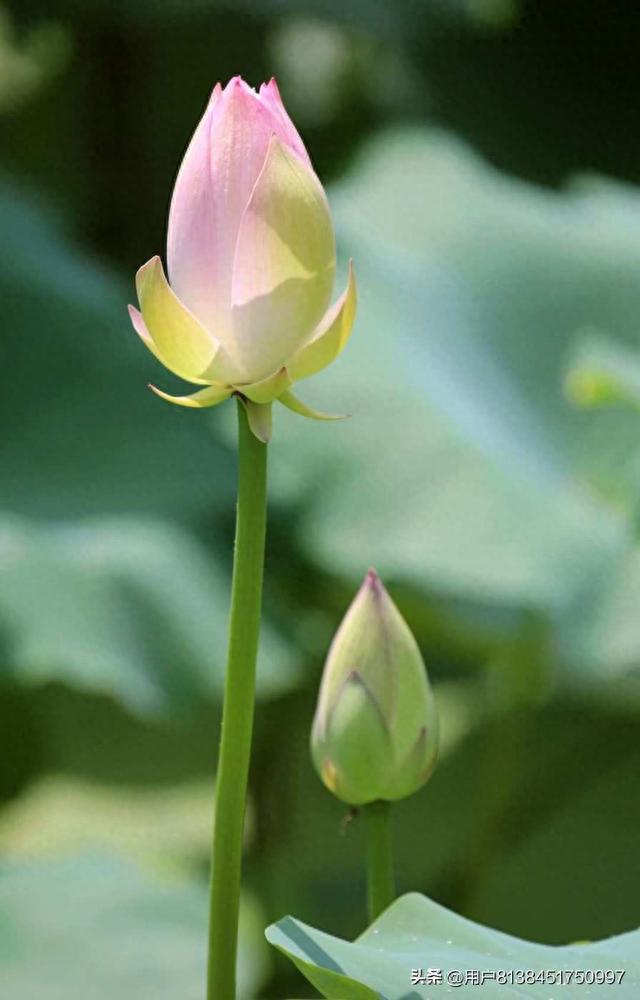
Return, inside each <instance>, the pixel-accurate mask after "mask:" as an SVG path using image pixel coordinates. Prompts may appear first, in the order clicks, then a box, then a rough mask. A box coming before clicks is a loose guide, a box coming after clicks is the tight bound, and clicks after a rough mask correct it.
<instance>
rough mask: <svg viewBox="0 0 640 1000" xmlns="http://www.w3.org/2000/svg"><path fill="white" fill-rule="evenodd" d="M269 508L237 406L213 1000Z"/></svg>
mask: <svg viewBox="0 0 640 1000" xmlns="http://www.w3.org/2000/svg"><path fill="white" fill-rule="evenodd" d="M266 508H267V446H266V445H265V444H262V443H261V442H260V441H258V439H257V438H256V437H254V435H253V434H252V432H251V430H250V429H249V424H248V421H247V414H246V411H245V408H244V405H243V404H242V403H241V402H240V400H238V505H237V513H236V541H235V549H234V559H233V583H232V587H231V616H230V621H229V648H228V653H227V674H226V680H225V691H224V707H223V712H222V733H221V736H220V756H219V759H218V774H217V781H216V815H215V823H214V831H213V856H212V865H211V898H210V910H209V962H208V975H207V998H208V1000H235V996H236V955H237V950H238V913H239V902H240V877H241V869H242V842H243V831H244V814H245V802H246V797H247V782H248V777H249V759H250V755H251V737H252V732H253V713H254V695H255V675H256V657H257V653H258V631H259V627H260V606H261V601H262V573H263V565H264V541H265V531H266V519H267V516H266Z"/></svg>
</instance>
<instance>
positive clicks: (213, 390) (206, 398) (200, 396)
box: [148, 382, 231, 410]
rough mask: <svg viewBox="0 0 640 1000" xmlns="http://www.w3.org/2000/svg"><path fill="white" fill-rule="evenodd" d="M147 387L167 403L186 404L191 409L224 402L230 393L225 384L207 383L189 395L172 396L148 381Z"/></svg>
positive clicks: (199, 408)
mask: <svg viewBox="0 0 640 1000" xmlns="http://www.w3.org/2000/svg"><path fill="white" fill-rule="evenodd" d="M148 387H149V389H151V391H152V392H153V393H155V395H156V396H159V397H160V399H164V400H166V402H167V403H175V404H176V406H186V407H189V408H191V409H196V410H202V409H205V408H206V407H209V406H217V405H218V403H222V402H224V400H225V399H228V398H229V396H230V395H231V389H230V388H227V387H225V386H217V385H208V386H206V387H205V388H204V389H199V390H198V391H197V392H194V393H193V394H192V395H190V396H172V395H171V394H170V393H168V392H163V390H162V389H158V387H157V386H155V385H152V384H151V383H150V382H149V383H148Z"/></svg>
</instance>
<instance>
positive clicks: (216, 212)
mask: <svg viewBox="0 0 640 1000" xmlns="http://www.w3.org/2000/svg"><path fill="white" fill-rule="evenodd" d="M167 264H168V271H169V280H170V282H171V284H170V285H169V283H168V282H167V279H166V277H165V274H164V271H163V268H162V263H161V261H160V258H159V257H153V258H152V259H151V260H150V261H149V262H148V263H147V264H145V265H144V266H143V267H142V268H140V270H139V271H138V274H137V276H136V286H137V290H138V298H139V301H140V309H141V312H139V311H138V310H137V309H134V308H133V307H132V306H130V307H129V309H130V313H131V318H132V322H133V325H134V327H135V329H136V331H137V332H138V334H139V335H140V337H141V338H142V340H143V341H144V343H145V344H146V345H147V347H148V348H149V349H150V350H151V351H152V352H153V353H154V354H155V355H156V357H157V358H158V359H159V360H160V361H161V362H162V363H163V364H164V365H165V366H166V367H167V368H169V369H170V370H171V371H173V372H175V373H176V374H177V375H180V376H181V377H182V378H184V379H186V380H188V381H190V382H193V383H195V384H196V385H201V386H204V388H202V389H200V390H199V391H198V392H196V393H194V394H193V395H191V396H178V397H176V396H168V395H167V394H166V393H163V392H160V391H159V390H155V391H156V392H158V394H159V395H161V396H163V397H164V398H165V399H169V400H170V401H171V402H175V403H179V404H180V405H183V406H195V407H202V406H213V405H215V404H216V403H219V402H221V401H222V400H223V399H226V398H227V397H228V396H230V395H231V394H232V393H233V392H238V393H240V394H241V395H242V397H243V398H244V399H245V401H246V403H247V409H248V412H249V417H250V420H251V423H252V427H253V429H254V433H256V434H258V436H259V437H262V438H263V439H268V437H269V430H270V406H271V403H272V402H273V401H274V400H275V399H279V400H280V401H281V402H282V403H284V404H285V405H286V406H288V407H289V408H290V409H293V410H295V411H296V412H298V413H303V414H304V415H306V416H315V417H319V418H322V417H323V416H326V415H324V414H318V413H315V412H314V411H312V410H310V409H309V408H308V407H306V406H305V405H304V404H303V403H301V402H300V401H299V400H298V399H297V398H296V397H295V396H294V395H293V393H292V392H291V389H290V387H291V385H292V384H293V382H294V381H297V380H298V379H302V378H307V377H308V376H310V375H313V374H315V373H316V372H317V371H320V370H321V369H322V368H324V367H325V366H326V365H328V364H329V363H330V362H331V361H333V359H334V358H335V357H337V355H338V354H339V353H340V351H341V350H342V348H343V347H344V345H345V343H346V341H347V339H348V337H349V334H350V332H351V327H352V325H353V320H354V316H355V282H354V279H353V274H352V272H351V270H350V273H349V281H348V285H347V288H346V290H345V291H344V293H343V294H342V296H341V297H340V298H339V299H338V301H337V302H336V303H335V305H333V306H332V307H329V303H330V298H331V293H332V290H333V284H334V278H335V265H336V260H335V237H334V232H333V224H332V222H331V216H330V213H329V206H328V203H327V199H326V196H325V193H324V190H323V188H322V185H321V184H320V181H319V180H318V178H317V177H316V174H315V173H314V171H313V168H312V166H311V163H310V161H309V157H308V155H307V151H306V150H305V148H304V144H303V142H302V140H301V138H300V136H299V135H298V133H297V131H296V129H295V127H294V125H293V123H292V121H291V119H290V118H289V116H288V114H287V112H286V110H285V108H284V105H283V103H282V101H281V99H280V94H279V92H278V88H277V86H276V83H275V80H271V82H270V83H268V84H262V86H261V87H260V90H259V92H258V93H256V92H255V91H254V90H253V89H252V88H251V87H249V86H248V85H247V84H246V83H245V82H244V81H243V80H242V79H240V77H235V78H234V79H233V80H231V81H230V82H229V83H228V84H227V86H226V87H225V88H224V90H223V89H222V88H221V87H220V85H219V84H218V85H217V86H216V87H215V89H214V91H213V94H212V96H211V100H210V102H209V105H208V107H207V109H206V111H205V113H204V116H203V118H202V120H201V122H200V124H199V125H198V127H197V129H196V131H195V134H194V136H193V138H192V140H191V143H190V145H189V148H188V149H187V152H186V154H185V157H184V160H183V161H182V166H181V167H180V171H179V173H178V177H177V180H176V185H175V188H174V192H173V198H172V201H171V210H170V213H169V227H168V238H167Z"/></svg>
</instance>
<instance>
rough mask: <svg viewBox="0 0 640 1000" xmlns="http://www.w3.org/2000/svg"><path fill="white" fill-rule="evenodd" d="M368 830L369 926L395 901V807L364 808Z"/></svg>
mask: <svg viewBox="0 0 640 1000" xmlns="http://www.w3.org/2000/svg"><path fill="white" fill-rule="evenodd" d="M363 812H364V817H365V822H366V826H367V902H368V910H369V923H371V922H372V921H374V920H375V919H376V917H379V916H380V914H381V913H382V911H383V910H386V908H387V907H388V906H389V905H390V904H391V903H392V902H393V900H394V898H395V894H396V891H395V879H394V874H393V845H392V837H391V803H390V802H382V801H380V802H371V803H370V804H369V805H367V806H364V808H363Z"/></svg>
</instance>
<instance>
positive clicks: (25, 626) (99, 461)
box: [0, 0, 640, 1000]
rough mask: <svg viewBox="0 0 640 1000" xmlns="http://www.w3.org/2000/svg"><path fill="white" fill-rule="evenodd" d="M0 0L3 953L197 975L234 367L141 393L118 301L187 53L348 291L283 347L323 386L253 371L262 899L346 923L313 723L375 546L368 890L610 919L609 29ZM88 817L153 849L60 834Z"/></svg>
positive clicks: (626, 62)
mask: <svg viewBox="0 0 640 1000" xmlns="http://www.w3.org/2000/svg"><path fill="white" fill-rule="evenodd" d="M6 10H7V13H6V14H5V16H4V19H3V21H2V24H3V28H2V33H1V34H2V41H1V42H0V113H1V115H2V117H1V118H0V147H1V149H2V154H1V163H0V168H1V170H2V182H1V185H0V225H1V229H2V234H3V238H2V240H1V241H0V243H1V245H0V292H1V293H2V295H1V299H0V301H2V318H3V325H2V345H3V353H2V357H3V361H4V364H3V365H2V385H1V388H0V418H1V423H0V427H1V433H0V749H1V750H2V753H1V754H0V800H1V801H0V853H2V851H4V853H5V854H6V855H10V858H11V861H10V866H9V868H8V872H9V874H6V873H5V874H3V875H1V876H0V910H1V914H0V916H1V917H2V918H4V923H3V928H4V927H7V928H8V929H7V930H6V931H5V930H4V929H2V930H0V980H1V981H2V984H3V987H5V990H6V991H7V992H8V993H9V994H10V995H12V996H13V995H15V996H25V997H26V996H29V995H30V993H34V995H35V994H37V995H38V996H42V997H43V1000H44V998H46V1000H49V997H51V998H52V1000H55V998H56V996H57V995H58V994H57V993H56V992H55V990H59V991H60V993H59V995H60V996H63V995H64V996H65V997H67V996H72V995H75V994H76V993H78V992H80V993H83V991H85V984H86V982H87V969H88V964H87V965H85V964H84V963H85V961H86V963H88V962H89V960H90V956H91V949H92V948H94V949H98V943H97V942H98V940H100V947H99V950H96V951H95V954H96V956H99V958H100V962H103V961H104V963H105V964H104V965H101V966H100V971H99V973H98V974H96V975H94V977H93V980H92V983H93V984H94V985H95V991H96V992H95V996H96V1000H98V998H100V997H101V996H102V995H103V994H104V995H105V996H107V995H108V996H111V995H112V994H113V993H114V991H115V992H116V993H118V995H122V996H124V997H126V996H127V992H126V990H127V989H128V990H129V991H130V993H131V995H132V996H133V995H135V996H136V997H138V996H143V994H142V992H141V983H142V981H143V978H144V982H145V984H151V986H152V987H153V989H152V993H153V995H154V997H156V996H158V997H159V996H162V990H165V991H166V995H167V996H168V995H169V994H170V993H171V995H177V994H178V993H179V994H180V996H181V997H182V996H184V997H189V996H190V995H193V996H194V997H195V996H197V995H200V983H201V972H202V961H201V956H202V951H201V949H202V936H203V927H204V917H203V911H202V900H203V898H204V897H203V891H202V890H203V886H202V885H196V886H190V885H189V884H186V885H185V884H184V882H187V883H188V880H189V879H191V880H192V881H195V882H200V883H202V882H203V881H204V877H205V865H206V857H205V852H206V844H205V843H204V833H203V831H204V828H205V826H206V825H207V823H208V810H207V808H206V798H207V792H206V789H207V788H211V789H213V787H214V770H215V756H216V743H217V727H218V723H219V696H220V691H221V681H222V670H223V664H224V652H225V643H226V609H227V606H228V585H229V568H230V564H231V546H232V523H233V498H234V474H235V470H234V446H235V441H234V421H233V404H232V403H229V404H225V406H224V407H221V408H220V411H219V412H216V413H213V414H201V413H195V414H194V413H191V412H182V411H178V410H176V409H173V408H170V407H168V406H165V405H164V404H163V403H162V402H160V401H159V400H157V399H156V398H154V397H153V396H152V395H151V394H150V393H149V392H148V390H147V389H146V383H147V382H149V381H154V379H155V378H156V376H157V374H158V372H157V370H156V365H155V362H154V361H153V359H152V358H151V357H149V356H148V354H147V352H145V351H144V349H143V348H142V347H141V346H140V345H139V344H138V343H137V342H136V339H135V337H134V335H133V334H132V333H131V330H130V328H129V325H128V320H127V316H126V304H127V302H128V301H132V298H133V294H134V291H133V274H134V271H135V268H136V267H137V266H139V265H140V264H141V263H143V262H144V261H145V260H147V259H148V258H149V257H150V256H151V255H152V254H153V253H155V252H158V251H161V250H162V247H163V243H164V230H165V224H166V210H167V205H168V200H169V196H170V191H171V185H172V182H173V178H174V176H175V171H176V169H177V166H178V163H179V160H180V156H181V155H182V152H183V150H184V147H185V144H186V142H187V141H188V138H189V135H190V133H191V131H192V129H193V126H194V124H195V122H196V120H197V118H198V116H199V114H200V113H201V110H202V107H203V105H204V102H205V101H206V98H207V94H208V91H209V89H210V88H211V86H212V84H213V83H214V82H215V80H216V79H217V78H222V79H225V78H226V77H228V76H230V75H232V74H233V73H236V72H241V73H242V74H243V75H244V76H245V77H246V78H248V79H249V81H250V82H251V83H253V84H256V83H259V82H260V80H261V79H263V78H268V77H269V76H270V75H271V73H272V72H274V71H275V72H276V73H277V75H278V77H279V82H280V85H281V89H282V92H283V96H284V99H285V101H286V103H287V104H288V105H289V106H290V108H291V109H292V111H293V112H294V114H295V118H296V121H297V122H298V123H299V125H300V128H301V130H302V132H303V134H304V136H305V139H306V140H307V142H308V145H309V148H310V151H311V153H312V156H313V158H314V162H315V163H316V165H317V168H318V170H319V172H320V174H321V176H322V178H323V180H325V181H327V182H330V183H331V186H330V198H331V202H332V207H333V209H334V214H335V218H336V222H337V225H338V231H339V233H338V235H339V246H340V250H341V252H342V255H343V258H344V260H345V261H346V258H347V256H349V255H351V256H353V257H354V259H355V265H356V272H357V275H358V282H359V290H360V308H359V318H358V323H357V327H356V330H355V333H354V336H353V338H352V342H351V343H350V345H349V347H348V350H347V351H346V352H345V354H344V356H343V357H342V358H341V359H340V361H339V363H337V364H336V365H334V366H332V368H331V370H330V371H329V372H327V374H326V376H325V377H323V378H322V379H317V380H313V383H311V382H310V383H309V384H308V385H306V384H305V385H302V386H301V387H300V394H301V395H302V396H304V397H305V398H306V399H308V400H309V402H311V403H312V404H315V405H317V406H319V407H320V408H327V409H333V410H337V411H339V410H341V409H344V410H347V411H349V412H350V413H351V414H352V417H351V419H350V420H349V421H345V422H343V423H340V424H334V425H330V426H325V425H318V426H316V425H310V424H309V423H308V422H306V421H302V420H299V419H298V418H296V417H295V416H294V415H293V414H290V413H286V412H285V411H281V412H280V413H279V414H278V415H277V422H276V428H275V439H274V443H273V445H272V447H271V448H270V480H271V494H270V495H271V505H270V530H269V543H268V559H267V573H266V594H265V621H264V628H263V645H262V660H261V663H260V669H259V681H260V695H261V703H260V709H259V713H258V719H257V726H256V736H255V752H254V757H253V764H252V774H251V822H250V824H249V829H248V836H247V847H246V852H247V856H246V872H247V879H248V883H249V887H250V891H251V893H252V894H253V895H254V897H255V898H258V899H259V905H260V908H261V912H262V914H263V920H264V922H271V921H275V920H278V919H279V918H281V917H282V915H283V914H284V913H287V912H291V913H295V914H296V916H297V917H299V918H300V919H301V920H303V921H305V923H308V924H311V925H315V926H318V927H322V928H324V929H328V930H330V931H331V933H332V934H335V935H336V936H338V937H342V938H345V937H347V938H348V937H354V936H355V935H357V934H358V933H360V931H361V930H362V927H363V922H364V918H363V912H364V911H363V878H362V831H361V829H360V825H359V823H358V820H357V819H356V820H354V821H353V822H352V823H350V824H348V825H347V826H346V827H345V828H344V829H343V830H341V820H342V813H341V810H340V808H339V806H337V805H336V803H334V802H333V800H332V799H331V797H330V796H329V795H328V794H327V793H326V792H325V790H324V789H323V788H322V786H321V785H320V783H319V782H318V781H317V778H316V777H315V775H314V772H313V769H312V766H311V762H310V760H309V754H308V739H309V729H310V724H311V718H312V714H313V707H314V704H315V699H316V692H317V684H318V679H319V672H320V667H321V661H322V658H323V656H324V654H325V652H326V647H327V644H328V642H329V639H330V637H331V635H332V633H333V632H334V630H335V628H336V626H337V624H338V622H339V620H340V618H341V617H342V615H343V613H344V611H345V609H346V607H347V605H348V603H349V601H350V599H351V597H352V595H353V591H354V589H355V587H356V585H357V582H358V580H359V579H360V578H361V576H362V574H363V572H364V571H365V570H366V568H367V567H368V566H369V565H370V564H373V565H375V566H376V567H377V569H378V570H379V571H380V572H381V574H382V576H383V578H384V580H385V583H386V584H388V585H389V589H390V592H391V594H392V596H393V598H394V600H396V602H397V603H398V605H399V607H400V608H401V610H402V612H403V614H404V615H405V616H406V617H407V620H408V621H409V624H410V625H411V627H412V629H413V630H414V632H415V634H416V635H417V636H418V639H419V642H420V646H421V649H422V652H423V654H424V657H425V660H426V661H427V663H428V666H429V671H430V675H431V677H432V679H433V680H434V686H435V689H436V697H437V699H438V704H439V709H440V714H441V721H442V726H441V729H442V736H443V753H442V760H441V763H440V765H439V767H438V769H437V771H436V773H435V775H434V777H433V779H432V781H431V782H430V783H429V786H428V787H427V788H426V790H425V791H424V792H423V793H421V794H420V795H418V796H415V797H414V798H412V799H411V800H409V801H407V802H406V803H404V804H402V805H400V806H398V809H397V816H396V842H397V849H398V878H399V885H400V889H401V890H402V891H409V890H417V891H420V892H423V893H425V894H427V895H429V896H432V897H434V898H435V899H437V900H438V902H440V903H442V904H444V905H446V906H447V907H449V908H450V909H452V910H455V911H457V912H459V913H461V914H463V915H464V916H466V917H471V918H473V919H475V920H478V921H482V922H484V923H487V924H489V925H492V926H496V927H499V928H500V929H501V930H504V931H507V932H509V933H512V934H516V935H519V936H522V937H529V938H531V939H533V940H539V941H544V942H547V943H549V944H551V943H554V944H561V943H564V942H567V941H573V940H577V939H595V938H606V937H609V936H611V935H613V934H616V933H621V932H622V931H625V930H629V929H631V928H632V927H633V926H635V925H637V924H638V921H639V917H638V906H637V900H638V898H639V896H640V881H639V879H640V874H639V873H640V867H639V866H638V864H637V830H638V826H639V824H640V815H639V814H638V805H637V803H638V802H639V801H640V800H639V797H638V794H637V775H638V771H639V768H638V749H637V748H638V745H640V744H639V741H638V735H639V730H640V704H639V699H638V694H639V691H640V685H639V677H640V671H639V663H640V626H639V624H638V622H639V621H640V617H639V616H638V613H637V609H638V607H639V606H640V552H639V550H638V542H637V512H638V502H639V498H640V451H639V446H638V441H639V440H640V437H639V435H640V417H639V416H638V414H637V411H636V404H637V400H636V396H637V385H636V383H637V382H638V377H637V372H636V367H637V354H636V351H637V348H638V344H639V343H640V243H639V241H638V232H639V230H640V193H639V192H638V191H637V190H636V188H635V187H634V186H633V183H634V182H637V181H638V180H640V136H639V134H638V131H637V128H636V127H635V121H636V118H637V105H638V101H639V98H640V91H638V90H637V87H636V84H635V77H636V75H637V73H636V70H637V66H636V63H637V48H638V44H640V37H639V36H638V32H637V29H636V28H632V27H630V25H629V23H628V20H627V19H625V18H616V17H612V16H611V11H610V6H609V5H605V4H602V5H601V4H599V3H593V2H592V3H590V4H586V3H585V4H580V3H578V2H575V3H567V4H557V3H556V2H551V0H545V2H543V3H539V4H529V3H524V2H523V3H511V2H510V3H505V2H504V0H474V2H473V3H469V2H462V0H460V2H457V0H451V2H447V0H412V2H411V3H407V4H400V3H396V2H376V0H358V2H355V3H349V4H345V3H334V2H333V0H326V2H323V0H304V2H296V3H293V2H290V0H270V2H268V3H257V2H255V0H243V2H242V3H239V4H236V3H234V4H231V3H228V2H226V0H225V2H219V3H215V4H211V3H204V2H200V0H191V2H189V3H180V4H178V3H177V2H174V0H166V2H165V3H162V4H150V3H147V2H145V3H139V4H133V5H132V4H123V3H122V2H119V0H94V2H91V3H88V4H83V5H80V4H78V3H76V2H70V0H47V3H43V2H42V0H21V3H20V4H17V3H14V4H12V5H11V8H7V9H6ZM456 132H457V133H458V134H457V135H456V134H455V133H456ZM491 164H493V165H491ZM497 168H500V169H497ZM595 171H598V172H600V173H602V172H603V171H604V172H606V173H609V174H610V175H612V177H613V178H617V180H613V179H607V180H601V179H596V178H595V177H594V172H595ZM514 174H517V175H520V179H516V178H515V177H514ZM572 177H578V178H580V179H579V181H578V182H576V181H572V180H571V178H572ZM585 178H586V179H585ZM540 181H543V182H545V183H547V184H553V185H554V187H553V188H551V187H547V188H542V187H539V186H536V184H535V183H534V182H540ZM621 181H626V182H627V183H626V184H623V183H621ZM163 384H164V383H163ZM169 388H170V387H169ZM576 402H577V403H583V404H584V403H590V402H599V403H600V404H601V405H599V406H593V407H589V406H576V405H575V403H576ZM630 402H631V403H633V404H634V405H632V406H630V405H629V403H630ZM167 809H168V810H169V812H167V811H166V810H167ZM171 810H175V812H176V816H175V817H172V816H171V815H170V813H171ZM180 813H182V814H183V815H182V816H180V815H179V814H180ZM205 813H206V815H205ZM65 827H68V828H69V836H65V835H64V831H65ZM154 829H155V830H156V835H155V836H153V835H151V834H147V833H146V831H151V830H154ZM71 833H73V835H71ZM145 844H146V846H145ZM91 845H95V846H96V848H97V849H100V850H105V849H108V850H109V851H110V852H113V853H115V854H116V855H118V854H119V855H122V856H124V857H125V858H129V859H131V858H133V859H135V863H136V864H137V865H141V864H142V865H148V864H149V862H150V861H151V863H152V865H153V871H151V870H148V871H147V872H146V873H145V874H144V875H142V874H140V875H138V876H136V875H135V873H133V870H132V869H131V868H129V867H122V864H123V863H120V862H114V861H111V862H104V863H103V862H98V861H86V860H82V857H83V855H86V851H87V850H88V849H89V848H90V846H91ZM73 851H77V852H78V857H79V858H80V860H79V861H77V862H74V861H73V860H72V859H71V855H70V852H73ZM60 854H64V855H65V860H64V861H57V860H56V857H57V855H60ZM34 855H38V856H40V855H46V858H45V857H41V859H40V860H38V861H37V863H36V862H34ZM127 864H131V861H129V862H128V863H127ZM25 866H26V867H25ZM158 867H160V869H161V870H162V871H164V872H165V874H166V872H167V871H171V872H172V873H173V874H174V875H175V871H176V867H177V868H178V869H179V872H180V877H181V878H182V879H183V883H180V882H173V883H168V882H166V881H165V883H164V885H163V884H162V878H161V876H160V875H159V874H158ZM164 900H167V903H166V906H165V902H164ZM249 905H251V903H250V902H249ZM163 912H164V922H163ZM257 919H258V918H257ZM258 922H259V919H258ZM176 924H179V927H177V926H176ZM74 935H77V936H76V937H75V938H74ZM136 943H137V944H138V945H139V947H138V950H137V952H136V951H135V949H134V946H135V945H136ZM172 949H173V950H172ZM33 954H38V955H41V956H42V958H41V961H39V962H38V963H34V962H33V961H32V960H31V959H32V956H33ZM114 955H115V956H116V957H115V958H114ZM76 958H80V959H81V961H80V962H79V963H77V962H76V961H75V959H76ZM274 959H275V963H274V968H273V974H270V973H269V970H268V968H267V966H266V965H265V964H264V950H263V943H262V941H261V940H260V939H259V936H258V937H256V936H252V935H251V934H249V936H248V939H247V943H246V945H245V951H244V953H243V959H242V963H243V975H244V976H245V982H246V983H248V984H249V985H248V986H247V990H248V991H249V992H248V994H247V995H248V996H250V997H251V1000H256V996H261V997H262V998H264V1000H267V998H269V1000H282V997H284V996H291V997H293V996H296V997H303V996H309V995H311V991H310V987H309V986H308V984H307V983H305V981H304V980H303V978H302V977H301V976H299V975H298V974H297V972H296V971H295V969H294V968H293V966H291V965H290V963H288V962H286V961H285V960H284V959H280V958H278V956H276V955H275V953H274ZM55 963H59V964H55ZM107 963H110V964H109V965H107ZM408 964H409V963H407V965H408ZM431 964H433V963H431ZM112 966H113V967H112ZM149 968H151V969H152V970H153V973H154V976H155V975H156V973H157V977H158V978H157V979H156V978H153V977H152V978H150V979H147V978H146V973H147V971H148V970H149ZM165 973H166V974H165ZM408 973H409V970H408V969H407V980H408ZM74 975H77V977H80V978H77V979H72V978H71V977H73V976H74ZM116 975H121V977H122V978H121V979H118V978H114V977H115V976H116ZM182 976H184V977H185V978H180V977H182ZM25 977H26V978H25ZM29 977H31V978H29ZM266 977H269V978H266ZM187 980H188V981H187ZM263 982H264V985H263V986H260V985H258V984H259V983H263ZM6 983H8V984H9V985H8V986H5V984H6ZM132 984H133V985H132ZM151 986H150V987H149V988H151ZM156 987H157V988H156ZM407 990H409V983H408V981H407ZM100 991H102V993H101V992H100Z"/></svg>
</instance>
